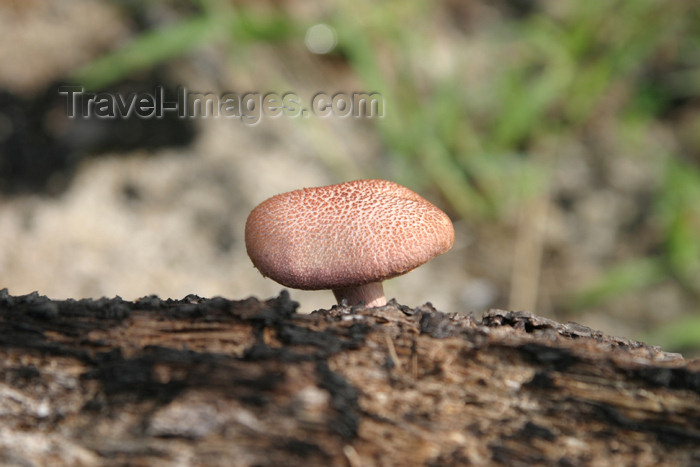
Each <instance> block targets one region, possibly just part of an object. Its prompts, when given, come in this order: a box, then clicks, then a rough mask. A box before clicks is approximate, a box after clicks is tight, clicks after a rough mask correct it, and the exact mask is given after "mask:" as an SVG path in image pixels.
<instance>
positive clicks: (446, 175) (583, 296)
mask: <svg viewBox="0 0 700 467" xmlns="http://www.w3.org/2000/svg"><path fill="white" fill-rule="evenodd" d="M198 6H199V8H198V10H199V13H198V14H196V15H194V16H192V17H186V18H184V19H183V20H181V21H180V22H179V23H176V24H173V25H170V26H167V27H163V28H162V29H155V30H151V31H147V32H145V33H143V34H142V35H140V36H137V37H136V38H134V39H133V40H132V41H131V42H130V43H128V44H125V45H124V46H122V47H120V48H117V49H116V50H114V51H112V52H110V53H108V54H106V55H105V56H103V57H101V58H99V59H97V60H96V61H94V62H93V63H90V64H88V65H86V66H85V67H83V68H81V69H80V70H77V71H76V73H75V79H76V80H77V81H78V82H80V83H82V84H83V85H86V86H87V87H88V88H99V87H102V86H105V85H108V84H109V83H112V82H114V81H117V80H119V79H120V78H122V77H125V76H128V75H129V74H131V73H134V72H136V71H138V70H143V69H147V68H149V67H154V66H156V65H159V64H162V63H164V62H167V61H168V60H172V59H173V58H176V57H179V56H182V55H185V54H187V53H190V52H191V51H192V50H195V49H196V48H198V47H203V46H206V45H208V44H211V43H220V44H221V43H223V44H225V45H227V46H228V47H230V48H231V49H237V48H245V47H247V46H248V45H250V44H253V43H267V44H269V45H270V46H271V47H275V46H276V45H278V44H282V43H284V42H285V41H288V40H289V39H290V38H291V37H298V36H299V35H300V34H303V31H304V30H305V29H306V28H307V27H308V26H310V25H311V24H313V21H310V22H308V23H305V22H300V21H296V20H294V19H292V18H291V17H290V16H288V15H287V14H286V13H285V12H284V11H283V10H272V11H262V10H260V11H258V10H255V9H254V8H251V7H243V6H239V7H233V6H229V4H228V3H225V2H220V1H216V0H210V1H202V2H199V3H198ZM324 11H325V12H326V13H325V16H324V18H323V20H324V21H325V22H327V23H329V24H330V25H331V26H333V27H334V28H335V30H336V31H337V32H338V39H339V41H338V46H337V49H336V54H338V56H342V57H344V58H345V59H346V60H347V62H348V63H349V65H350V66H351V67H352V70H353V72H354V73H355V74H356V75H357V77H358V78H359V80H361V82H362V83H363V85H364V87H365V89H367V90H378V91H380V92H381V93H382V94H383V96H384V98H385V102H387V116H386V118H384V119H382V120H380V121H378V122H377V127H376V130H377V132H378V134H379V136H380V138H381V141H382V144H383V145H384V148H385V152H386V154H387V155H388V157H389V163H390V165H391V167H392V168H393V169H392V170H393V172H392V173H394V174H396V175H397V177H396V178H398V179H399V180H400V181H402V182H403V183H405V184H408V185H410V186H412V187H416V188H418V189H421V188H430V189H432V190H435V191H437V192H439V193H440V194H441V196H442V197H443V198H444V200H445V203H446V204H447V205H448V207H449V209H450V210H451V211H452V212H453V213H454V214H455V215H456V216H457V217H461V218H463V219H469V220H471V221H473V222H476V223H478V222H500V221H503V220H504V219H506V218H508V217H509V216H511V214H512V213H513V212H515V211H517V210H518V209H521V208H522V207H523V206H524V205H526V204H527V202H528V200H530V199H533V198H536V197H542V196H545V197H549V196H550V191H551V190H552V189H553V187H554V184H555V182H554V181H553V179H552V174H553V172H555V170H556V167H557V164H559V162H560V158H561V157H564V156H562V153H565V152H566V149H567V148H571V147H572V146H576V145H580V144H581V141H582V140H585V138H587V137H589V135H591V134H593V135H599V134H600V133H596V132H595V131H593V130H592V128H595V126H596V125H598V126H600V125H610V126H611V127H614V129H615V135H616V137H617V138H618V139H619V141H618V142H617V146H616V147H617V148H619V149H620V151H621V153H620V154H614V155H604V156H605V157H627V158H631V159H634V158H635V157H637V156H635V154H646V155H647V156H646V158H643V157H641V156H639V163H640V164H652V165H654V166H655V167H658V172H659V173H660V174H662V175H660V176H659V177H658V183H657V185H655V186H653V187H651V190H652V198H653V199H654V200H655V201H654V202H653V203H652V204H651V205H650V206H649V208H648V210H647V211H646V212H645V213H644V215H645V216H646V217H647V224H650V225H653V226H654V231H655V233H654V235H656V237H657V241H656V247H655V249H654V250H655V251H653V252H638V253H637V254H636V256H632V257H623V258H620V259H615V260H614V261H613V262H611V263H610V264H609V267H608V269H607V272H605V273H604V274H602V275H601V276H600V277H599V278H598V279H596V280H595V281H594V282H593V283H591V284H588V285H585V286H582V287H581V288H579V289H577V290H573V291H570V293H568V294H567V295H566V297H565V298H564V300H563V301H562V302H561V303H559V304H558V307H559V308H561V309H564V310H574V311H575V312H583V311H585V310H587V309H591V308H594V307H600V306H604V305H605V304H609V303H611V302H614V301H615V300H616V299H617V298H619V297H622V296H625V295H627V294H632V293H635V292H636V291H639V290H642V289H644V288H648V287H650V286H652V285H654V284H658V283H661V282H666V281H671V282H674V283H677V284H678V286H679V287H681V288H682V289H683V290H684V291H685V292H686V293H687V294H690V295H692V296H694V297H695V298H696V301H695V303H696V304H697V303H700V298H699V297H700V284H699V279H698V278H700V242H698V240H697V239H699V238H700V207H698V206H699V204H698V200H700V171H699V170H698V164H697V161H695V162H693V161H692V160H689V158H688V156H687V154H684V153H682V152H679V150H678V148H677V147H676V148H674V147H673V145H671V146H669V145H664V144H661V143H657V142H656V141H655V140H654V139H653V138H651V137H650V136H649V135H652V134H654V133H655V132H656V131H657V130H658V127H659V126H660V125H661V126H663V125H671V123H668V121H667V120H668V115H667V113H668V112H669V109H672V108H673V106H674V103H675V102H678V101H683V100H686V101H687V100H688V99H692V98H695V99H697V98H698V96H700V84H699V83H700V79H698V77H700V54H699V53H698V52H697V51H698V50H700V16H699V14H698V12H697V9H695V8H693V7H692V5H690V4H689V3H687V2H678V3H673V4H669V3H664V2H659V1H656V0H611V1H607V2H603V1H593V2H573V3H563V4H562V5H561V6H560V7H558V8H557V9H556V11H555V12H554V13H551V14H545V13H542V12H539V11H537V10H536V11H534V12H532V13H531V14H528V15H525V16H523V17H516V16H508V15H502V17H500V19H499V20H498V21H493V20H492V21H491V22H490V23H487V24H488V27H480V26H479V22H478V21H476V22H472V23H470V25H471V26H470V27H469V28H468V29H467V32H459V28H458V25H456V24H457V23H459V22H460V21H464V22H467V21H468V18H467V17H466V16H465V17H464V18H460V17H458V18H454V22H455V24H451V23H450V21H449V19H450V12H447V11H446V10H445V6H444V5H442V4H440V3H432V2H426V1H419V0H406V1H402V2H398V1H396V0H393V1H392V0H390V1H387V2H381V3H373V2H349V1H345V0H340V1H338V2H335V3H333V4H332V5H329V6H328V7H327V8H326V9H325V10H324ZM454 14H456V13H454ZM465 15H466V14H465ZM436 18H438V19H440V20H441V21H443V22H444V23H446V25H445V26H444V27H446V28H450V31H449V33H448V34H445V33H444V31H443V34H445V35H446V36H447V37H450V38H451V39H452V40H453V42H454V43H453V44H452V48H451V49H450V50H449V54H450V55H449V58H448V59H447V62H448V63H447V64H446V65H445V70H443V71H435V70H432V69H431V68H430V67H432V66H433V63H434V61H433V60H432V59H433V58H434V54H437V53H440V50H441V49H440V48H441V47H442V45H441V44H440V43H438V42H437V39H434V37H435V19H436ZM474 41H481V42H483V43H486V44H488V46H487V47H486V50H488V51H489V52H490V53H492V54H493V58H492V59H491V60H490V61H489V62H488V64H487V65H486V68H487V70H486V71H483V70H478V69H477V68H478V67H475V66H473V65H472V63H471V62H470V59H471V56H470V55H469V54H468V53H460V51H461V50H468V49H469V48H470V46H471V44H472V42H474ZM423 62H427V65H425V63H423ZM474 76H476V78H474ZM479 77H480V79H477V78H479ZM465 83H469V84H465ZM696 115H697V114H696ZM696 126H698V127H700V123H699V124H697V125H696ZM690 144H691V147H690V148H686V151H690V152H692V151H695V154H696V156H697V154H699V153H700V138H695V140H694V141H691V142H690ZM693 145H694V146H693ZM654 150H656V151H654ZM598 157H601V156H600V155H598ZM608 183H611V184H613V187H612V188H615V187H614V183H615V182H614V181H612V182H608ZM687 311H693V312H694V313H695V314H698V313H700V310H698V309H696V310H687ZM699 319H700V318H699ZM694 323H695V324H694V325H693V327H691V328H688V327H683V326H680V327H674V326H671V327H669V328H668V332H667V335H666V334H665V336H666V337H664V339H666V340H667V341H668V342H670V343H671V345H673V343H674V342H676V343H680V342H682V343H683V345H686V346H688V345H691V346H696V347H700V332H689V329H696V328H697V321H695V322H694Z"/></svg>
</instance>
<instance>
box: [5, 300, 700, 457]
mask: <svg viewBox="0 0 700 467" xmlns="http://www.w3.org/2000/svg"><path fill="white" fill-rule="evenodd" d="M296 308H297V303H295V302H294V301H292V300H290V298H289V295H288V294H287V293H286V292H282V293H281V294H280V295H279V296H278V297H276V298H274V299H270V300H267V301H259V300H257V299H254V298H249V299H246V300H239V301H232V300H227V299H224V298H211V299H207V298H201V297H198V296H194V295H191V296H187V297H185V298H184V299H182V300H163V299H160V298H158V297H155V296H151V297H145V298H143V299H140V300H137V301H135V302H128V301H124V300H121V299H119V298H114V299H100V300H64V301H56V300H50V299H48V298H46V297H43V296H40V295H38V294H30V295H25V296H12V295H10V294H9V293H8V291H7V290H2V291H0V464H2V465H18V466H19V465H22V466H25V465H37V466H43V465H50V466H62V465H67V466H68V465H69V466H102V465H107V466H117V465H136V466H141V465H142V466H161V465H162V466H167V465H198V466H217V465H233V466H262V465H270V466H272V465H299V466H302V465H303V466H313V465H319V466H328V465H339V466H342V465H349V466H352V467H355V466H392V465H396V466H399V465H400V466H405V465H434V466H439V465H466V464H477V465H483V464H493V465H509V466H518V465H532V464H556V465H693V464H695V465H697V464H700V361H686V360H684V359H683V358H682V357H681V356H680V355H677V354H670V353H665V352H663V351H661V350H660V349H658V348H656V347H651V346H648V345H646V344H643V343H640V342H634V341H631V340H628V339H621V338H616V337H610V336H606V335H604V334H603V333H601V332H598V331H594V330H591V329H589V328H586V327H584V326H580V325H577V324H574V323H569V324H560V323H557V322H555V321H552V320H549V319H546V318H542V317H538V316H535V315H533V314H530V313H525V312H512V311H502V310H490V311H488V312H487V313H485V314H484V316H483V317H482V318H481V319H480V320H477V319H475V318H474V317H473V316H470V315H466V314H445V313H441V312H439V311H436V310H435V309H434V308H433V307H432V306H431V305H430V304H426V305H423V306H421V307H418V308H416V309H411V308H408V307H405V306H402V305H399V304H397V303H396V302H394V301H391V302H390V303H389V304H388V305H386V306H384V307H380V308H370V309H367V308H364V307H362V306H356V307H353V308H348V307H342V306H334V307H333V308H331V309H330V310H318V311H315V312H313V313H311V314H309V315H301V314H297V313H296Z"/></svg>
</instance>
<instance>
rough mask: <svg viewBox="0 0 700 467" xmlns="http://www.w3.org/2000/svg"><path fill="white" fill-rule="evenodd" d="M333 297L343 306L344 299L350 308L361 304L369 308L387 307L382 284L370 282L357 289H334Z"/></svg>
mask: <svg viewBox="0 0 700 467" xmlns="http://www.w3.org/2000/svg"><path fill="white" fill-rule="evenodd" d="M333 295H335V299H336V300H338V304H342V301H343V299H345V300H346V301H347V304H348V306H354V305H359V304H360V303H364V304H365V306H366V307H367V308H374V307H378V306H384V305H386V297H385V296H384V287H383V286H382V283H381V282H370V283H369V284H365V285H360V286H357V287H346V288H343V289H333Z"/></svg>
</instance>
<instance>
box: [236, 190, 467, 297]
mask: <svg viewBox="0 0 700 467" xmlns="http://www.w3.org/2000/svg"><path fill="white" fill-rule="evenodd" d="M245 243H246V249H247V251H248V256H250V259H251V260H252V262H253V265H254V266H255V267H256V268H257V269H258V270H259V271H260V272H261V273H262V275H263V276H265V277H270V278H271V279H273V280H275V281H276V282H279V283H280V284H282V285H284V286H287V287H291V288H295V289H304V290H320V289H331V290H333V293H334V295H335V297H336V299H337V300H338V303H341V304H342V303H343V301H346V303H347V304H348V305H351V306H352V305H357V304H359V303H364V304H365V306H367V307H377V306H383V305H385V304H386V298H385V297H384V289H383V287H382V281H383V280H385V279H390V278H392V277H396V276H400V275H402V274H404V273H406V272H408V271H410V270H412V269H415V268H417V267H418V266H420V265H422V264H423V263H425V262H427V261H428V260H430V259H432V258H434V257H435V256H438V255H441V254H442V253H445V252H446V251H448V250H449V249H450V248H452V244H453V243H454V228H453V226H452V222H451V221H450V219H449V217H447V214H445V213H444V212H442V211H441V210H440V209H438V208H437V207H435V206H434V205H432V204H431V203H429V202H428V201H426V200H425V199H423V198H421V197H420V196H419V195H418V194H417V193H415V192H413V191H411V190H409V189H408V188H406V187H403V186H401V185H398V184H396V183H393V182H389V181H386V180H356V181H352V182H346V183H340V184H338V185H330V186H324V187H317V188H303V189H301V190H295V191H290V192H288V193H282V194H279V195H276V196H273V197H272V198H269V199H267V200H265V201H263V202H262V203H261V204H260V205H258V206H257V207H256V208H255V209H253V211H252V212H251V213H250V215H249V216H248V220H247V222H246V226H245Z"/></svg>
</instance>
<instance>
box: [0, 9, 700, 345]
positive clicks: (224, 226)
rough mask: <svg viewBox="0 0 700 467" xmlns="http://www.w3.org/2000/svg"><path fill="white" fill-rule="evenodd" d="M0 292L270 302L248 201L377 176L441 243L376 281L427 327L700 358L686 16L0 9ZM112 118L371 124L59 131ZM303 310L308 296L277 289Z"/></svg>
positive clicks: (699, 214) (274, 288)
mask: <svg viewBox="0 0 700 467" xmlns="http://www.w3.org/2000/svg"><path fill="white" fill-rule="evenodd" d="M0 63H1V64H2V65H0V288H2V287H7V288H8V289H9V291H10V293H11V294H14V295H19V294H26V293H30V292H32V291H38V292H39V293H41V294H45V295H48V296H50V297H52V298H82V297H100V296H108V297H112V296H115V295H119V296H121V297H122V298H125V299H136V298H138V297H141V296H145V295H151V294H157V295H159V296H161V297H171V298H181V297H183V296H185V295H187V294H190V293H194V294H197V295H200V296H213V295H222V296H225V297H228V298H240V299H243V298H246V297H248V296H251V295H254V296H257V297H259V298H267V297H270V296H274V295H276V294H278V293H279V291H280V290H281V288H282V287H281V286H279V285H278V284H276V283H274V282H272V281H271V280H268V279H264V278H262V276H260V274H258V273H257V271H256V270H255V269H254V268H253V266H252V264H251V263H250V261H249V259H248V257H247V255H246V252H245V245H244V241H243V226H244V224H245V219H246V217H247V215H248V213H249V212H250V210H251V209H252V208H253V207H254V206H255V205H257V204H258V203H260V202H261V201H263V200H264V199H265V198H267V197H269V196H271V195H274V194H276V193H280V192H283V191H289V190H293V189H297V188H300V187H305V186H320V185H327V184H332V183H338V182H341V181H347V180H352V179H357V178H372V177H377V178H386V179H391V180H394V181H396V182H399V183H401V184H404V185H406V186H408V187H410V188H411V189H413V190H415V191H417V192H419V193H420V194H422V195H423V196H424V197H426V198H427V199H429V200H430V201H432V202H433V203H435V204H437V205H438V206H440V207H441V208H442V209H444V210H445V211H446V212H447V213H448V214H449V215H450V217H451V218H452V219H453V221H454V223H455V228H456V231H457V238H456V242H455V247H454V249H453V250H452V251H451V252H449V253H448V254H445V255H443V256H441V257H439V258H437V259H435V260H433V261H431V262H430V263H428V264H427V265H425V266H424V267H422V268H419V269H417V270H415V271H413V272H411V273H409V274H407V275H405V276H402V277H399V278H396V279H393V280H391V281H388V282H387V283H386V284H385V289H386V292H387V295H388V296H389V297H396V298H397V299H398V300H399V302H401V303H403V304H406V305H409V306H417V305H420V304H422V303H424V302H427V301H430V302H432V303H433V304H434V305H435V306H436V307H437V308H438V309H439V310H442V311H445V312H474V313H475V315H476V316H480V315H481V313H482V312H483V311H485V310H487V309H488V308H490V307H499V308H509V309H515V310H528V311H532V312H534V313H537V314H540V315H543V316H548V317H550V318H553V319H557V320H560V321H568V320H574V321H577V322H580V323H582V324H585V325H588V326H591V327H593V328H596V329H600V330H603V331H604V332H606V333H608V334H615V335H621V336H625V337H630V338H637V339H643V340H646V341H647V342H649V343H651V344H658V345H663V346H664V348H665V349H666V350H676V351H682V352H684V353H685V355H687V356H691V355H698V354H699V352H698V350H699V349H700V307H699V304H700V300H699V298H700V243H699V242H698V238H699V235H700V9H698V8H697V5H695V4H694V2H663V1H660V0H605V1H603V0H600V1H598V0H595V1H589V2H561V1H556V0H481V1H478V0H474V1H457V0H442V1H427V0H425V1H423V0H421V1H418V0H402V1H391V0H389V1H382V2H377V1H365V0H355V1H352V2H351V1H344V0H337V1H329V2H323V3H320V4H319V3H317V2H313V3H312V2H303V1H295V0H292V1H279V0H277V1H272V0H270V1H258V2H252V1H231V0H200V1H185V0H170V1H155V0H153V1H141V0H122V1H106V0H105V1H95V0H61V1H60V2H56V1H53V0H14V1H13V0H2V1H0ZM62 85H77V86H82V87H84V88H85V89H86V90H88V91H92V92H108V93H112V94H113V95H116V94H120V95H124V96H125V95H128V93H131V92H150V93H152V92H153V91H154V89H155V88H156V87H158V86H160V87H162V88H163V89H164V92H165V93H166V95H167V96H170V97H172V96H175V95H176V94H177V88H178V86H185V87H186V88H187V89H189V90H192V91H198V92H213V93H216V94H222V93H224V92H227V91H228V92H235V93H239V94H242V93H247V92H260V93H266V92H277V93H280V94H282V93H285V92H293V93H295V94H296V95H298V96H300V99H301V101H302V103H303V104H305V105H306V104H308V102H309V101H310V100H311V98H312V97H313V96H314V94H315V93H317V92H321V91H322V92H326V93H329V94H331V95H332V94H334V93H336V92H345V93H352V92H363V91H365V92H377V93H379V94H381V96H382V97H383V101H384V116H383V117H382V118H367V117H365V118H354V117H346V118H342V117H339V116H328V117H325V118H322V117H316V116H310V117H308V118H305V117H301V116H299V117H284V116H283V117H281V118H265V117H263V118H262V120H261V121H260V122H259V123H258V124H256V125H248V124H245V123H243V122H242V121H241V120H240V119H228V118H200V119H191V118H185V119H183V118H178V117H177V116H176V115H174V114H166V115H165V116H164V117H163V118H160V119H155V118H150V119H144V118H137V117H134V116H132V118H116V119H100V118H74V119H69V118H67V116H66V98H65V96H61V95H60V94H59V87H60V86H62ZM291 294H292V297H293V298H294V299H295V300H298V301H299V302H300V303H301V311H304V312H310V311H312V310H314V309H316V308H328V307H330V305H332V303H333V297H332V294H331V293H330V292H325V291H321V292H302V291H294V290H293V291H291Z"/></svg>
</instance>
